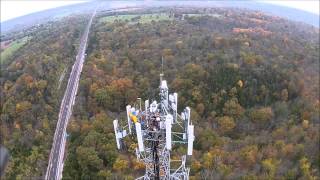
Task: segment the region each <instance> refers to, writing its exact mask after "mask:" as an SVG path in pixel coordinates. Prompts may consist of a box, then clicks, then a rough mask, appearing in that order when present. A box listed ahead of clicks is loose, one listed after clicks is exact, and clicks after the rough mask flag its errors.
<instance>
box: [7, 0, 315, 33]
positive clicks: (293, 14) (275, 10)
mask: <svg viewBox="0 0 320 180" xmlns="http://www.w3.org/2000/svg"><path fill="white" fill-rule="evenodd" d="M99 3H101V2H99V1H92V2H87V3H81V4H76V5H69V6H64V7H59V8H54V9H50V10H45V11H41V12H36V13H32V14H29V15H25V16H21V17H18V18H15V19H12V20H8V21H4V22H2V23H1V32H2V33H6V32H8V31H11V30H15V31H19V30H22V29H24V28H27V27H30V26H33V25H36V24H40V23H43V22H46V21H50V20H55V19H57V18H59V17H64V16H67V15H70V14H74V13H85V12H88V11H90V10H92V8H94V7H95V6H96V5H98V4H99ZM126 6H150V7H153V6H192V7H197V6H198V7H215V6H217V7H235V8H246V9H250V10H258V11H262V12H265V13H271V14H273V15H276V16H280V17H284V18H288V19H290V20H294V21H299V22H304V23H306V24H309V25H313V26H315V27H319V15H316V14H312V13H309V12H306V11H302V10H298V9H293V8H288V7H282V6H277V5H271V4H265V3H259V2H253V1H241V2H239V1H227V2H222V1H209V2H207V1H203V2H199V1H170V2H169V1H156V2H149V4H148V5H146V4H145V2H140V1H138V2H137V1H126V2H118V1H108V2H103V3H101V4H100V10H106V9H111V8H115V7H126Z"/></svg>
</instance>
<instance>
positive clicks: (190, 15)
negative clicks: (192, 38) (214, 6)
mask: <svg viewBox="0 0 320 180" xmlns="http://www.w3.org/2000/svg"><path fill="white" fill-rule="evenodd" d="M184 15H185V16H186V15H187V16H189V17H201V16H211V17H217V18H218V17H221V15H220V14H184Z"/></svg>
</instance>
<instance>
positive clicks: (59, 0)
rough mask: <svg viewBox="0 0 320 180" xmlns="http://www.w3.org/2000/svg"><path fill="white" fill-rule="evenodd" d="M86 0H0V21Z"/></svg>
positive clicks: (288, 0)
mask: <svg viewBox="0 0 320 180" xmlns="http://www.w3.org/2000/svg"><path fill="white" fill-rule="evenodd" d="M86 1H88V0H64V1H63V0H51V1H50V0H43V1H40V0H1V1H0V2H1V16H0V20H1V22H3V21H6V20H8V19H12V18H15V17H19V16H23V15H27V14H30V13H33V12H38V11H42V10H46V9H51V8H55V7H60V6H65V5H70V4H77V3H82V2H86ZM257 1H259V2H265V3H270V4H276V5H281V6H287V7H293V8H297V9H301V10H304V11H308V12H312V13H315V14H320V13H319V7H320V4H319V0H257Z"/></svg>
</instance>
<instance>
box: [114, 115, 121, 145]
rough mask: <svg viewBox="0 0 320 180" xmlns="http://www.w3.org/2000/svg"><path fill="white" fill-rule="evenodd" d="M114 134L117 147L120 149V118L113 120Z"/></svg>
mask: <svg viewBox="0 0 320 180" xmlns="http://www.w3.org/2000/svg"><path fill="white" fill-rule="evenodd" d="M113 127H114V135H115V136H116V142H117V148H118V149H120V141H119V137H118V120H117V119H116V120H113Z"/></svg>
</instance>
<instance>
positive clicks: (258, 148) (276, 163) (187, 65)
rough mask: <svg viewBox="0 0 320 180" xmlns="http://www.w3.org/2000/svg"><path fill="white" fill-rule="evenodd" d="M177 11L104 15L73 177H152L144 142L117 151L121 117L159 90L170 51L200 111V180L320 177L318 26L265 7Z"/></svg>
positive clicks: (175, 75) (174, 77)
mask: <svg viewBox="0 0 320 180" xmlns="http://www.w3.org/2000/svg"><path fill="white" fill-rule="evenodd" d="M148 12H149V11H148ZM167 12H168V13H169V12H170V13H172V12H174V13H176V14H180V15H181V16H180V15H176V17H178V18H175V19H173V20H170V21H160V22H151V23H149V24H148V23H145V24H139V23H137V24H132V23H131V24H130V22H121V21H116V22H114V23H101V22H100V23H99V21H98V19H97V20H96V23H95V25H94V27H93V30H92V32H91V35H90V42H89V47H88V49H89V52H88V58H87V60H86V64H85V66H84V69H83V73H82V76H81V82H80V89H79V94H78V97H77V100H76V105H75V108H74V113H73V118H72V119H71V121H70V124H69V127H68V132H69V134H70V136H69V144H68V153H67V159H66V162H65V168H64V172H63V177H64V178H65V179H133V178H134V177H138V176H139V175H142V174H143V172H144V166H143V165H142V164H141V163H139V162H137V161H136V159H135V155H134V144H129V143H128V142H127V147H128V150H129V152H130V153H125V152H120V153H119V152H118V151H117V150H116V146H115V140H114V133H113V127H112V120H113V119H114V118H119V117H120V118H121V117H122V118H124V117H125V114H124V111H125V106H126V105H127V104H129V103H134V102H135V101H136V98H137V97H142V98H143V99H146V98H150V97H153V96H156V95H157V93H158V91H157V89H156V88H157V87H158V85H159V73H160V71H161V57H163V58H164V62H165V63H164V68H165V71H164V73H165V78H166V79H167V80H168V82H169V84H170V86H169V87H170V88H171V90H172V91H176V92H178V94H179V108H182V107H184V106H190V107H191V108H192V121H193V122H194V124H195V127H196V129H195V133H196V140H195V150H194V155H193V157H192V164H191V177H192V178H193V179H316V178H318V177H319V165H320V164H319V162H320V159H319V107H320V104H319V95H318V92H319V74H318V73H319V54H318V52H319V44H318V42H317V41H315V39H317V38H319V33H318V31H316V30H315V29H314V28H312V27H307V26H304V25H299V26H297V24H296V23H293V22H289V21H286V20H284V19H280V18H275V17H271V16H266V15H263V14H261V13H257V12H244V11H240V10H232V9H226V10H223V9H205V13H207V14H212V13H216V14H219V15H220V16H209V15H208V16H206V15H204V16H191V15H183V14H194V13H203V11H202V10H188V11H186V10H183V9H182V10H181V9H180V10H170V11H167ZM139 13H143V12H141V11H140V12H139ZM182 17H183V18H182ZM312 82H313V83H312ZM180 110H181V109H180Z"/></svg>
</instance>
